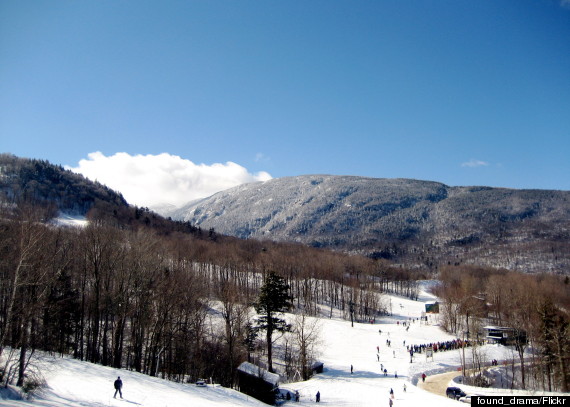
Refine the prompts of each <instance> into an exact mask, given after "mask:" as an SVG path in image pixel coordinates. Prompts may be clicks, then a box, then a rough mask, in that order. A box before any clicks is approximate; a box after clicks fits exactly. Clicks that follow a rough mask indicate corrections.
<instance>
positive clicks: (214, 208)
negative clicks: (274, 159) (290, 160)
mask: <svg viewBox="0 0 570 407" xmlns="http://www.w3.org/2000/svg"><path fill="white" fill-rule="evenodd" d="M169 215H170V216H172V218H174V219H178V220H184V221H189V222H190V223H192V224H194V225H196V226H200V227H201V228H202V229H210V228H214V229H215V230H216V231H217V232H219V233H222V234H227V235H232V236H237V237H240V238H250V237H253V238H261V239H271V240H275V241H295V242H301V243H305V244H309V245H312V246H317V247H328V248H332V249H340V250H345V251H358V252H360V253H365V254H368V255H371V256H374V257H384V258H389V259H393V260H394V261H396V262H399V263H404V264H407V265H409V266H410V267H418V266H420V267H426V266H427V267H430V265H429V264H426V258H430V259H431V262H432V263H433V264H432V266H434V265H437V264H438V263H439V264H447V263H448V261H451V260H452V261H453V262H462V263H477V264H478V265H487V266H492V267H504V268H516V269H518V270H520V271H538V270H540V271H545V270H548V271H553V272H563V273H564V272H567V270H568V268H569V267H570V254H569V253H568V252H567V251H565V250H562V249H557V248H558V247H559V246H561V245H564V244H568V243H569V242H570V238H569V234H568V231H570V192H569V191H542V190H516V189H505V188H489V187H449V186H447V185H444V184H441V183H437V182H430V181H419V180H412V179H384V178H365V177H354V176H333V175H304V176H297V177H285V178H277V179H272V180H269V181H266V182H257V183H251V184H245V185H240V186H238V187H235V188H232V189H229V190H226V191H222V192H219V193H217V194H215V195H212V196H211V197H209V198H205V199H202V200H199V201H194V202H191V203H189V204H188V205H186V206H185V207H183V208H181V209H180V210H177V211H174V212H170V213H169ZM553 248H554V249H553ZM552 249H553V250H554V251H555V253H554V252H552Z"/></svg>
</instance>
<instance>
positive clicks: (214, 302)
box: [0, 204, 416, 386]
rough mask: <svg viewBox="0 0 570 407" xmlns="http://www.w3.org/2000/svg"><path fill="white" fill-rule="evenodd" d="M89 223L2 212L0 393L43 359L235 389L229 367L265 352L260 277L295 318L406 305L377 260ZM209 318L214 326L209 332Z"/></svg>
mask: <svg viewBox="0 0 570 407" xmlns="http://www.w3.org/2000/svg"><path fill="white" fill-rule="evenodd" d="M99 215H100V212H98V211H93V212H92V213H91V220H90V223H89V225H88V226H87V227H85V228H61V227H54V226H50V225H48V224H46V223H45V222H44V221H45V219H46V216H47V215H46V212H45V210H44V209H42V207H39V206H36V205H26V204H20V205H16V206H11V205H5V206H4V207H3V208H2V213H1V214H0V258H1V261H0V357H2V358H1V359H2V360H3V361H4V363H3V364H2V365H1V366H0V380H1V381H2V382H3V383H4V384H8V383H11V382H15V383H16V384H17V385H20V386H21V385H23V384H24V380H25V378H26V372H27V369H28V368H29V364H30V358H31V357H32V356H33V355H34V352H36V351H38V350H42V351H47V352H51V353H53V354H60V355H72V356H73V357H75V358H78V359H81V360H85V361H89V362H93V363H100V364H102V365H106V366H113V367H116V368H125V369H130V370H134V371H137V372H141V373H145V374H149V375H152V376H161V377H164V378H168V379H171V380H177V381H188V380H196V379H198V378H204V377H206V378H210V377H211V378H213V379H214V380H216V381H217V382H219V383H222V384H223V385H226V386H233V385H234V383H235V368H236V366H237V365H238V364H239V363H240V362H242V361H244V360H247V359H248V356H250V357H251V355H252V354H253V353H255V352H265V349H264V350H260V346H261V345H260V343H261V341H260V339H259V334H260V331H263V330H264V329H265V330H266V327H265V328H264V327H260V326H259V325H258V326H257V328H256V326H255V321H254V320H252V312H251V310H252V309H253V306H254V305H255V304H259V298H260V293H261V294H262V293H263V290H262V288H263V286H264V284H265V283H266V279H267V276H268V275H270V273H274V274H276V275H278V276H279V277H280V278H282V279H283V284H284V285H285V286H286V287H287V293H286V294H287V296H288V297H287V298H289V297H290V299H291V300H290V303H291V304H290V305H291V306H292V307H293V308H294V309H295V310H296V312H298V313H300V314H302V315H303V316H310V315H317V314H318V312H319V306H320V307H323V306H324V307H327V309H329V310H330V312H331V314H332V312H333V310H341V311H342V313H343V315H344V316H345V317H346V318H347V319H348V318H350V317H351V316H354V317H355V318H357V319H361V320H364V321H365V320H368V319H371V318H374V317H375V316H377V315H380V314H382V313H386V312H388V310H387V308H386V305H385V304H383V303H382V301H381V299H380V298H381V297H380V296H379V295H378V294H379V293H381V292H383V291H388V290H390V291H394V292H398V293H402V294H409V295H413V293H414V289H413V283H411V282H412V281H414V280H415V279H416V276H414V275H412V274H411V273H406V272H405V271H404V270H402V269H401V268H395V267H393V266H391V265H390V264H389V263H387V262H385V261H381V260H373V259H367V258H364V257H360V256H349V255H346V254H341V253H334V252H330V251H325V250H319V249H314V248H309V247H306V246H302V245H296V244H277V243H272V242H268V241H257V240H239V239H235V238H230V237H226V236H218V235H217V234H216V233H215V231H213V230H212V231H208V233H195V231H190V233H188V232H187V231H186V230H184V227H182V228H180V225H178V224H175V226H174V227H172V228H171V229H168V230H166V229H164V228H159V229H153V228H151V227H145V226H144V225H143V224H140V223H137V224H136V227H126V226H125V225H121V226H120V227H118V226H117V224H116V218H113V217H112V216H111V217H109V216H99ZM140 215H141V216H146V215H151V216H152V214H151V213H150V212H148V211H141V212H140ZM165 224H166V223H162V225H165ZM351 311H352V313H351ZM213 316H215V319H217V320H219V321H222V323H212V322H211V320H212V318H213ZM293 325H295V324H293ZM297 325H299V324H297ZM299 326H301V328H303V329H304V328H307V326H306V324H304V322H302V323H300V325H299ZM307 330H308V328H307ZM300 335H301V336H300V338H301V339H300V340H301V343H302V342H303V341H304V340H305V339H306V338H305V336H304V334H303V333H302V332H301V334H300ZM295 346H305V347H306V346H307V344H306V343H305V344H304V345H303V344H301V345H295ZM269 351H270V350H269ZM283 352H285V353H287V352H289V354H290V353H291V348H288V349H285V350H284V351H283ZM285 356H286V355H279V357H280V359H285ZM302 359H303V360H302V361H300V360H297V361H295V363H301V364H305V366H301V367H299V368H298V369H296V370H297V371H301V372H303V376H305V375H306V371H307V368H306V364H307V363H308V361H307V357H306V355H305V356H304V357H303V358H302ZM269 364H271V361H269ZM294 370H295V369H294Z"/></svg>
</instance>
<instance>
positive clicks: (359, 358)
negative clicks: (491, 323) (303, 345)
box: [0, 291, 519, 407]
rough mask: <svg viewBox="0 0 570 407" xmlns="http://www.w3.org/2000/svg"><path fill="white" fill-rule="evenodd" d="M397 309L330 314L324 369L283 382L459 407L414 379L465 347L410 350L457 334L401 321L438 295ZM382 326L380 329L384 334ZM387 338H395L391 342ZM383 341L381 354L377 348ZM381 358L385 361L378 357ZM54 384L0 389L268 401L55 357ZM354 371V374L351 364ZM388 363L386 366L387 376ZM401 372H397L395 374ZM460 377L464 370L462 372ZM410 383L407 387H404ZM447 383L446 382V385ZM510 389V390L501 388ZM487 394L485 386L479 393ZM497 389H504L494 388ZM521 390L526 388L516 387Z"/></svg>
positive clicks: (131, 398)
mask: <svg viewBox="0 0 570 407" xmlns="http://www.w3.org/2000/svg"><path fill="white" fill-rule="evenodd" d="M386 300H387V301H389V303H390V306H391V308H392V312H393V315H392V316H390V317H386V318H382V319H380V320H376V321H375V323H355V324H354V327H351V324H350V322H348V321H344V320H341V319H338V318H330V319H329V318H323V319H321V320H320V323H321V339H322V345H321V356H320V358H319V360H321V361H322V362H324V365H325V372H324V373H323V374H319V375H316V376H314V377H313V378H312V379H310V380H308V381H306V382H297V383H288V384H283V385H282V386H281V387H282V388H285V389H289V390H293V391H294V390H298V391H299V393H300V395H301V401H300V403H295V404H293V403H292V402H291V405H292V406H293V405H301V406H302V405H310V404H313V403H314V400H315V394H316V393H317V391H319V392H320V394H321V402H322V403H323V404H326V405H333V406H347V407H348V406H351V407H352V406H356V407H359V406H361V407H368V406H370V407H372V406H374V407H376V406H379V405H380V406H382V405H384V406H388V397H389V392H390V389H393V390H394V393H395V399H394V406H396V407H400V406H409V407H413V406H422V407H445V406H450V407H453V406H455V407H458V406H460V405H461V404H458V402H456V401H452V400H449V399H446V398H445V397H444V396H442V395H437V394H433V393H430V392H427V391H425V390H423V389H421V388H419V387H416V386H415V385H414V384H415V383H417V378H418V377H419V376H420V375H421V373H423V372H425V373H427V374H428V380H429V379H431V377H432V375H434V374H437V373H441V372H448V371H456V370H457V367H458V366H459V365H460V353H459V351H457V350H455V351H447V352H437V353H435V355H434V358H433V360H431V359H430V360H427V359H426V358H425V355H424V354H418V355H416V356H414V359H413V363H410V356H409V354H408V353H407V351H406V347H405V345H404V341H405V343H406V344H408V345H410V344H424V343H430V342H433V341H444V340H448V339H453V337H452V336H451V335H448V334H446V333H444V332H442V331H441V329H440V328H439V326H438V325H437V318H435V317H432V318H430V319H429V323H428V324H425V323H420V322H419V321H415V322H411V323H410V324H409V326H410V328H409V329H406V327H404V326H403V324H402V322H404V321H406V322H409V321H410V319H412V320H415V318H417V317H419V316H420V314H421V312H422V311H423V310H424V309H425V305H424V304H425V303H426V302H431V301H433V300H434V298H433V297H432V296H431V295H430V294H428V293H426V292H425V291H424V292H422V294H421V296H420V300H419V301H412V300H409V299H406V298H401V297H396V296H392V297H389V298H386ZM380 331H381V333H380ZM387 341H390V342H391V346H388V344H387ZM377 347H378V349H379V350H380V352H379V353H378V352H377ZM484 353H485V355H486V358H487V360H489V361H490V360H491V359H497V360H499V361H501V360H503V359H505V358H508V357H511V356H512V354H511V350H509V349H508V348H505V347H503V346H498V345H487V346H485V349H484ZM378 359H379V360H378ZM34 363H36V364H37V363H41V364H42V366H43V372H44V376H45V378H46V380H47V384H48V387H47V388H46V389H45V390H44V391H43V392H42V393H41V394H39V395H38V397H37V398H36V399H35V400H34V401H23V400H14V397H13V396H14V394H13V392H10V390H3V391H2V392H0V397H4V398H3V399H0V405H2V406H7V407H16V406H26V405H30V406H41V407H46V406H51V407H70V406H84V407H102V406H124V405H125V404H127V405H133V406H168V407H186V406H200V407H219V406H224V407H225V406H227V407H229V406H262V405H265V404H263V403H260V402H259V401H257V400H254V399H252V398H250V397H247V396H245V395H243V394H241V393H238V392H236V391H233V390H230V389H224V388H222V387H219V386H210V385H209V386H208V387H197V386H195V385H193V384H180V383H172V382H168V381H165V380H161V379H158V378H153V377H149V376H145V375H142V374H138V373H135V372H129V371H125V370H118V369H113V368H110V367H103V366H99V365H93V364H90V363H86V362H80V361H77V360H71V359H68V358H57V357H50V358H44V359H43V360H41V361H36V362H34ZM351 365H352V366H353V368H354V372H353V373H352V374H351V371H350V366H351ZM381 367H384V368H386V369H387V372H388V375H387V376H384V375H383V373H382V372H381ZM396 373H397V374H398V377H397V378H396V377H395V374H396ZM457 375H459V373H457ZM117 376H121V379H122V380H123V383H124V388H123V397H124V399H123V400H119V399H113V393H114V389H113V381H114V380H115V379H116V378H117ZM404 385H406V391H405V392H404ZM444 386H445V384H444ZM500 392H502V394H509V390H505V391H500ZM477 394H485V391H477ZM490 394H495V395H496V394H497V392H496V391H495V392H493V391H491V392H490ZM517 394H519V393H517Z"/></svg>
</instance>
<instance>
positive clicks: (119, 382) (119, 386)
mask: <svg viewBox="0 0 570 407" xmlns="http://www.w3.org/2000/svg"><path fill="white" fill-rule="evenodd" d="M113 385H114V386H115V395H114V396H113V398H117V392H119V396H121V398H123V392H122V391H121V389H122V388H123V381H122V380H121V376H119V377H117V380H115V383H113Z"/></svg>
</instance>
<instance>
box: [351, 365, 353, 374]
mask: <svg viewBox="0 0 570 407" xmlns="http://www.w3.org/2000/svg"><path fill="white" fill-rule="evenodd" d="M353 370H354V368H353V367H352V365H350V374H352V371H353Z"/></svg>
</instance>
